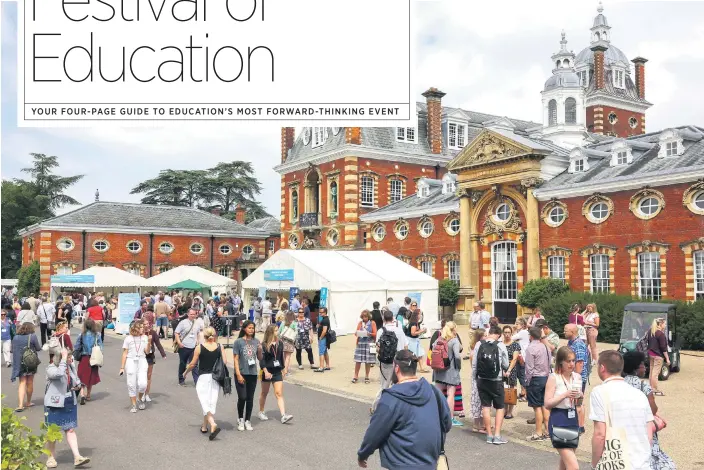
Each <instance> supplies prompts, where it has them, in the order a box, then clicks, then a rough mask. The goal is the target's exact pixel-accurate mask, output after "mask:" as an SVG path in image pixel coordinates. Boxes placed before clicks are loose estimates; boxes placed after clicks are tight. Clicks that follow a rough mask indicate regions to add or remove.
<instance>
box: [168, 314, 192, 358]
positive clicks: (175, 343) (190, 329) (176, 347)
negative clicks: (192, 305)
mask: <svg viewBox="0 0 704 470" xmlns="http://www.w3.org/2000/svg"><path fill="white" fill-rule="evenodd" d="M194 326H196V322H195V320H194V321H193V322H191V327H190V328H189V329H188V331H186V334H185V335H183V336H184V337H186V336H188V335H189V334H191V331H192V330H193V327H194ZM177 328H178V326H177ZM179 348H180V346H179V345H178V341H176V331H175V330H174V344H173V350H174V352H175V353H177V352H178V350H179Z"/></svg>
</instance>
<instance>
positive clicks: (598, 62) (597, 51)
mask: <svg viewBox="0 0 704 470" xmlns="http://www.w3.org/2000/svg"><path fill="white" fill-rule="evenodd" d="M606 49H608V46H606V44H605V43H604V42H603V41H599V42H598V43H596V44H594V45H593V46H592V47H591V50H592V51H594V84H595V87H596V89H597V90H601V89H603V88H604V86H605V84H604V51H606Z"/></svg>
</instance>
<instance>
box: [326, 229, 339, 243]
mask: <svg viewBox="0 0 704 470" xmlns="http://www.w3.org/2000/svg"><path fill="white" fill-rule="evenodd" d="M339 238H340V236H339V235H338V233H337V230H330V231H329V232H328V245H330V246H335V245H337V242H338V240H339Z"/></svg>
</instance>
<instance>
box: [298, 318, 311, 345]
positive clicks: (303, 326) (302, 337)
mask: <svg viewBox="0 0 704 470" xmlns="http://www.w3.org/2000/svg"><path fill="white" fill-rule="evenodd" d="M296 322H297V323H298V336H296V343H295V344H294V346H296V349H308V348H310V330H312V329H313V323H312V322H311V321H310V318H304V319H303V320H302V321H301V320H296Z"/></svg>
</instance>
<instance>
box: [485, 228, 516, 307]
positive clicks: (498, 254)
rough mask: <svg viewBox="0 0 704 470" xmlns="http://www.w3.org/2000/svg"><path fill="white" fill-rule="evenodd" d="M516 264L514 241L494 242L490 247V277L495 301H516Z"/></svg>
mask: <svg viewBox="0 0 704 470" xmlns="http://www.w3.org/2000/svg"><path fill="white" fill-rule="evenodd" d="M517 265H518V262H517V253H516V243H515V242H498V243H494V245H493V246H492V247H491V274H492V276H491V279H492V289H493V291H494V300H495V301H497V302H515V301H516V295H517V294H518V273H517V270H516V268H517Z"/></svg>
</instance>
